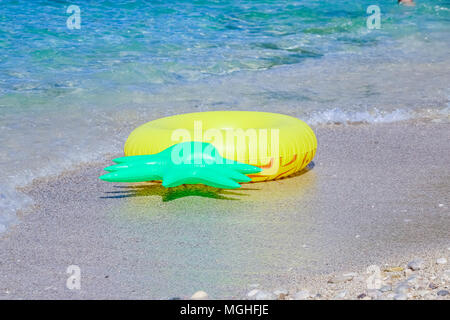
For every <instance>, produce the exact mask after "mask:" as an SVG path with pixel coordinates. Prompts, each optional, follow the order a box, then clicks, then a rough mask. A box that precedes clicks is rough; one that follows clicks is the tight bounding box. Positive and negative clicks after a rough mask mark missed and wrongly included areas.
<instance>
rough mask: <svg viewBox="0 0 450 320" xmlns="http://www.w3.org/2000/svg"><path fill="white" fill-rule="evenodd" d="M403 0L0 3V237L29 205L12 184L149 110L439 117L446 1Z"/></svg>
mask: <svg viewBox="0 0 450 320" xmlns="http://www.w3.org/2000/svg"><path fill="white" fill-rule="evenodd" d="M416 3H417V4H416V6H414V7H406V6H399V5H398V4H397V1H394V0H391V1H388V0H386V1H378V2H377V3H374V2H373V1H331V0H330V1H322V0H304V1H268V0H267V1H262V0H248V1H243V0H230V1H187V0H186V1H176V0H174V1H124V0H120V1H85V2H83V1H80V2H77V3H72V2H71V1H5V0H3V1H0V146H1V151H2V152H1V153H0V232H1V231H4V230H6V228H7V226H8V225H10V224H11V223H14V222H15V221H16V211H17V210H19V209H22V208H25V207H26V206H27V205H29V204H30V203H31V201H30V199H28V198H27V197H26V196H25V195H23V194H22V193H20V192H19V191H18V190H17V187H20V186H24V185H26V184H28V183H30V182H31V181H32V180H33V179H35V178H37V177H46V176H54V175H56V174H58V173H60V172H62V171H63V170H65V169H70V168H73V167H74V166H75V165H77V164H80V163H88V162H92V161H98V160H101V159H104V158H105V155H107V154H111V153H113V154H117V153H120V152H122V147H123V144H124V142H125V139H126V137H127V136H128V134H129V133H130V132H131V130H132V129H133V128H135V127H136V126H137V125H139V124H142V123H145V122H147V121H150V120H152V119H155V118H158V117H162V116H167V115H173V114H177V113H183V112H190V111H208V110H261V111H273V112H280V113H285V114H289V115H293V116H296V117H299V118H302V119H304V120H305V121H307V122H308V123H310V124H321V123H336V122H338V123H351V122H368V123H371V122H393V121H399V120H404V119H410V118H415V117H433V118H438V119H448V117H449V109H450V108H449V105H448V99H449V96H450V94H449V85H448V84H449V83H450V63H449V62H450V56H449V52H450V1H449V0H434V1H432V0H417V1H416ZM71 5H76V7H75V9H74V7H73V6H72V7H71ZM371 5H376V6H377V8H378V12H379V16H378V18H379V19H378V22H379V24H378V25H374V24H371V23H368V19H369V20H370V19H372V18H371V16H372V14H374V11H370V10H369V13H368V11H367V9H368V7H369V6H371ZM70 8H71V9H70ZM68 9H69V10H68ZM375 13H376V12H375ZM74 15H77V16H74ZM74 19H75V20H74ZM370 21H374V20H370ZM370 21H369V22H370ZM73 22H76V23H75V25H74V24H73Z"/></svg>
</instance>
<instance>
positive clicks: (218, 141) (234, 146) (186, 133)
mask: <svg viewBox="0 0 450 320" xmlns="http://www.w3.org/2000/svg"><path fill="white" fill-rule="evenodd" d="M193 133H194V136H192V135H191V131H190V130H188V129H184V128H180V129H176V130H174V131H173V132H172V136H171V139H172V141H174V142H177V143H178V144H177V145H176V147H175V148H174V149H173V150H172V161H173V162H174V163H175V164H181V163H184V164H186V163H190V162H191V161H192V160H191V158H190V157H189V156H188V155H189V153H190V151H192V150H184V148H186V147H189V146H188V145H186V144H180V143H182V142H189V141H199V142H208V143H211V146H210V148H209V149H207V150H205V151H203V153H204V154H205V153H207V154H209V157H206V158H204V157H202V158H195V159H194V164H202V163H205V164H210V163H212V162H214V163H219V164H220V162H223V161H225V162H226V163H233V159H236V160H237V161H244V159H248V163H249V164H253V165H256V164H258V162H259V163H260V164H264V165H266V164H270V166H268V167H267V170H266V173H267V174H271V173H276V172H277V171H278V168H279V162H280V132H279V129H273V128H271V129H267V128H258V129H254V128H247V129H242V128H221V129H218V128H210V129H207V130H205V131H204V130H203V122H202V121H194V132H193ZM213 145H214V146H215V147H216V148H217V149H218V150H223V154H222V156H223V158H225V160H223V158H222V157H220V155H218V154H214V151H215V150H216V149H215V148H214V147H213ZM269 149H270V150H269ZM186 151H187V152H186ZM199 151H200V152H201V150H199Z"/></svg>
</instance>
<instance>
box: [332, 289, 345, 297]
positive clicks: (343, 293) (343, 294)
mask: <svg viewBox="0 0 450 320" xmlns="http://www.w3.org/2000/svg"><path fill="white" fill-rule="evenodd" d="M346 295H347V291H345V290H342V291H341V292H339V293H338V294H337V295H336V296H335V297H334V299H344V298H345V296H346Z"/></svg>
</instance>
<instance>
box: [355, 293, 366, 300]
mask: <svg viewBox="0 0 450 320" xmlns="http://www.w3.org/2000/svg"><path fill="white" fill-rule="evenodd" d="M366 296H367V295H366V294H365V293H361V294H360V295H358V296H357V298H358V299H364V298H365V297H366Z"/></svg>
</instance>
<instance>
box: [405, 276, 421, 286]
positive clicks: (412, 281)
mask: <svg viewBox="0 0 450 320" xmlns="http://www.w3.org/2000/svg"><path fill="white" fill-rule="evenodd" d="M418 281H419V277H418V276H417V275H412V276H411V277H409V278H408V279H406V281H405V282H406V283H407V284H408V285H410V286H412V285H416V284H417V283H418Z"/></svg>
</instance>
